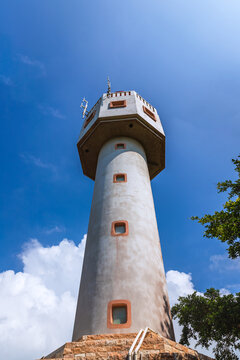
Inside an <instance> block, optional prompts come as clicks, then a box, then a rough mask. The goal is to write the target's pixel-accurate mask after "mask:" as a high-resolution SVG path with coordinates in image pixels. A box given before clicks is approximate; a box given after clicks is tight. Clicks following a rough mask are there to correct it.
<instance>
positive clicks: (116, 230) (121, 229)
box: [111, 220, 128, 236]
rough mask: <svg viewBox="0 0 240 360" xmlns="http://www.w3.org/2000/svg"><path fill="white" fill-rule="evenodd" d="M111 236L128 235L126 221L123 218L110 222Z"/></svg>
mask: <svg viewBox="0 0 240 360" xmlns="http://www.w3.org/2000/svg"><path fill="white" fill-rule="evenodd" d="M111 235H112V236H126V235H128V222H127V221H125V220H120V221H114V222H113V223H112V230H111Z"/></svg>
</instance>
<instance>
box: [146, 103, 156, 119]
mask: <svg viewBox="0 0 240 360" xmlns="http://www.w3.org/2000/svg"><path fill="white" fill-rule="evenodd" d="M143 111H144V112H145V114H147V115H148V116H149V117H150V118H151V119H153V120H154V121H157V119H156V116H155V114H154V113H153V112H152V111H151V110H149V109H148V108H147V107H146V106H144V105H143Z"/></svg>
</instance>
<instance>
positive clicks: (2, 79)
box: [0, 75, 13, 86]
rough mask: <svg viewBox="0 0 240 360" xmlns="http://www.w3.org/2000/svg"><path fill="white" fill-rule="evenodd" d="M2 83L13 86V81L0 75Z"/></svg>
mask: <svg viewBox="0 0 240 360" xmlns="http://www.w3.org/2000/svg"><path fill="white" fill-rule="evenodd" d="M0 82H1V83H3V84H4V85H7V86H13V82H12V80H11V79H10V78H9V77H7V76H5V75H0Z"/></svg>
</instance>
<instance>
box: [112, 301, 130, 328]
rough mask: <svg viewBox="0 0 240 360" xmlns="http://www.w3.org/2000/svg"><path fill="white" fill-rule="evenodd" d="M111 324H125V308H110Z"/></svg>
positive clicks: (123, 306) (124, 306)
mask: <svg viewBox="0 0 240 360" xmlns="http://www.w3.org/2000/svg"><path fill="white" fill-rule="evenodd" d="M112 322H113V324H126V322H127V306H126V305H122V306H117V305H116V306H113V308H112Z"/></svg>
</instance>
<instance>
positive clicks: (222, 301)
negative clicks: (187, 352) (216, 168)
mask: <svg viewBox="0 0 240 360" xmlns="http://www.w3.org/2000/svg"><path fill="white" fill-rule="evenodd" d="M232 162H233V163H234V165H235V170H236V171H237V173H238V179H237V180H236V181H231V180H226V181H224V182H219V183H218V184H217V189H218V192H226V191H228V201H227V202H226V203H225V204H224V205H223V210H221V211H216V212H215V213H214V215H208V214H207V215H205V216H203V217H202V218H199V217H198V216H194V217H192V219H193V220H198V222H199V223H200V224H202V225H204V226H205V232H204V236H205V237H207V238H218V239H219V240H220V241H222V242H226V243H227V244H228V248H227V251H228V254H229V257H230V258H232V259H235V258H237V257H239V256H240V155H239V156H238V158H237V159H233V160H232ZM172 315H173V318H174V319H178V321H179V324H180V325H182V326H183V329H182V335H181V340H180V343H181V344H184V345H189V339H190V338H193V339H194V340H197V345H202V346H203V347H206V348H208V347H209V346H210V345H211V344H212V343H213V342H215V344H216V345H215V347H214V350H213V351H214V354H215V357H216V359H217V360H237V359H238V357H237V355H236V354H235V350H240V293H237V294H236V295H233V294H229V295H221V294H220V291H219V290H216V289H213V288H211V289H208V290H206V292H205V293H204V294H198V293H197V292H194V293H193V294H191V295H188V296H186V297H180V298H179V299H178V303H177V304H176V305H174V306H173V307H172Z"/></svg>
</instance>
